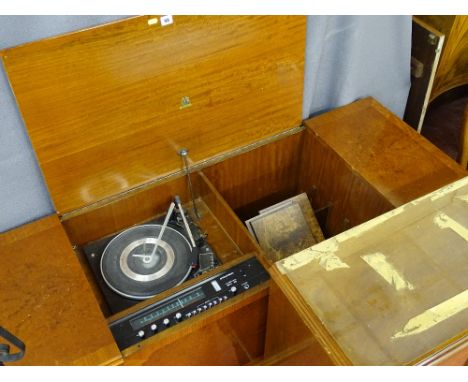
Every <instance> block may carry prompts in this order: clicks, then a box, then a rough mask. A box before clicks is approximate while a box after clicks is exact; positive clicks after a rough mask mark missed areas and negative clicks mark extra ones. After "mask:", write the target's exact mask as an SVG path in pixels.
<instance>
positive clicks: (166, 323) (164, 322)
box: [163, 318, 171, 326]
mask: <svg viewBox="0 0 468 382" xmlns="http://www.w3.org/2000/svg"><path fill="white" fill-rule="evenodd" d="M163 324H164V326H169V325H170V324H171V321H169V318H165V319H164V320H163Z"/></svg>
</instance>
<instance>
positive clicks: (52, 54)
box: [2, 16, 306, 214]
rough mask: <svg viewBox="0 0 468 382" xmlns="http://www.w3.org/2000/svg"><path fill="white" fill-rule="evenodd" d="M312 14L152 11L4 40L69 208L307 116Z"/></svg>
mask: <svg viewBox="0 0 468 382" xmlns="http://www.w3.org/2000/svg"><path fill="white" fill-rule="evenodd" d="M305 26H306V18H305V17H303V16H299V17H288V16H280V17H276V16H275V17H273V16H245V17H244V16H232V17H231V16H229V17H228V16H204V17H202V16H175V17H174V19H173V23H168V24H166V23H165V22H164V20H163V19H162V18H160V17H156V16H152V17H150V16H141V17H133V18H129V19H125V20H123V21H118V22H114V23H111V24H106V25H103V26H99V27H96V28H91V29H87V30H83V31H79V32H75V33H70V34H66V35H62V36H58V37H54V38H50V39H45V40H40V41H37V42H33V43H30V44H26V45H23V46H19V47H14V48H10V49H6V50H4V51H3V52H2V53H3V61H4V64H5V68H6V71H7V73H8V77H9V79H10V83H11V86H12V89H13V92H14V94H15V96H16V99H17V102H18V104H19V106H20V109H21V112H22V115H23V118H24V122H25V124H26V128H27V130H28V132H29V136H30V138H31V141H32V144H33V146H34V149H35V151H36V154H37V158H38V161H39V164H40V166H41V169H42V171H43V174H44V177H45V179H46V183H47V185H48V188H49V192H50V194H51V197H52V199H53V202H54V204H55V208H56V210H57V211H58V212H59V213H60V214H64V213H70V212H72V211H75V212H76V211H77V210H79V209H81V208H83V207H87V206H90V205H93V204H100V203H104V202H106V201H108V200H109V199H110V198H112V197H115V196H116V195H118V194H120V193H123V192H127V191H129V190H132V189H137V188H139V187H144V186H145V185H147V184H151V183H153V182H155V181H158V180H159V179H162V178H164V177H167V176H170V175H171V174H173V173H175V172H178V171H180V169H181V158H180V157H179V155H178V151H179V150H180V149H181V148H187V149H188V150H189V157H190V160H191V162H192V163H193V164H196V163H200V162H203V161H206V160H209V159H213V158H216V157H217V156H220V155H223V154H226V153H229V152H232V151H233V150H236V149H239V148H241V147H244V146H246V145H249V144H252V143H254V142H257V141H259V140H262V139H264V138H269V137H271V136H274V135H275V134H278V133H281V132H283V131H286V130H288V129H291V128H294V127H297V126H299V125H300V123H301V113H302V89H303V61H304V49H305Z"/></svg>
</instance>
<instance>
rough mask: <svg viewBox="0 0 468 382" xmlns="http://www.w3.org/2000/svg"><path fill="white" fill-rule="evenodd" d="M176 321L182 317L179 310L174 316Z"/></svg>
mask: <svg viewBox="0 0 468 382" xmlns="http://www.w3.org/2000/svg"><path fill="white" fill-rule="evenodd" d="M174 318H175V319H176V321H177V322H179V321H180V320H181V319H182V314H181V313H180V312H177V313H176V314H175V316H174Z"/></svg>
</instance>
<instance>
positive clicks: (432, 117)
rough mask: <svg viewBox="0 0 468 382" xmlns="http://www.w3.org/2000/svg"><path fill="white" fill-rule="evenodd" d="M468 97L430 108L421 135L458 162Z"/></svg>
mask: <svg viewBox="0 0 468 382" xmlns="http://www.w3.org/2000/svg"><path fill="white" fill-rule="evenodd" d="M467 103H468V96H463V97H461V98H457V99H456V100H452V101H446V102H444V103H441V104H439V105H434V106H431V105H430V106H429V109H428V111H427V114H426V118H425V119H424V123H423V127H422V130H421V134H422V135H423V136H425V137H426V138H427V139H429V140H430V141H431V142H432V143H433V144H434V145H436V146H437V147H438V148H439V149H441V150H442V151H444V152H445V153H446V154H447V155H449V156H450V157H452V158H453V159H454V160H457V155H458V150H459V142H460V130H461V125H462V119H463V110H464V108H465V105H466V104H467Z"/></svg>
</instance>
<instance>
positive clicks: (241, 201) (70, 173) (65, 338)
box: [0, 16, 466, 365]
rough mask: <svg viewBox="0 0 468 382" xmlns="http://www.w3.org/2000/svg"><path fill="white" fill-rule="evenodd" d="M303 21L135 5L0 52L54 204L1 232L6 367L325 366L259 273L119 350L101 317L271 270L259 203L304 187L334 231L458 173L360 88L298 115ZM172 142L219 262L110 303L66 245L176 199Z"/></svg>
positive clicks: (285, 302) (182, 186) (183, 187)
mask: <svg viewBox="0 0 468 382" xmlns="http://www.w3.org/2000/svg"><path fill="white" fill-rule="evenodd" d="M305 28H306V18H305V17H302V16H301V17H286V16H281V17H273V16H266V17H264V16H263V17H254V16H252V17H250V16H249V17H218V16H216V17H214V16H209V17H194V16H183V17H182V16H181V17H177V16H176V17H174V22H173V24H170V25H164V26H163V25H162V24H161V22H160V18H159V17H158V16H141V17H133V18H129V19H126V20H122V21H118V22H115V23H111V24H107V25H103V26H99V27H96V28H91V29H87V30H83V31H79V32H75V33H70V34H67V35H63V36H58V37H54V38H50V39H46V40H41V41H37V42H33V43H30V44H26V45H24V46H19V47H14V48H10V49H6V50H4V51H3V52H2V58H3V62H4V65H5V68H6V71H7V74H8V77H9V80H10V83H11V86H12V89H13V91H14V93H15V96H16V99H17V102H18V105H19V107H20V110H21V113H22V115H23V118H24V122H25V125H26V128H27V130H28V133H29V136H30V138H31V141H32V144H33V147H34V149H35V152H36V155H37V158H38V161H39V164H40V166H41V169H42V172H43V174H44V177H45V180H46V183H47V186H48V188H49V192H50V195H51V197H52V200H53V202H54V205H55V209H56V211H57V213H56V215H53V216H49V217H46V218H44V219H41V220H38V221H36V222H33V223H30V224H28V225H26V226H24V227H20V228H18V229H15V230H12V231H9V232H6V233H3V234H1V235H0V259H1V261H2V264H4V266H2V267H1V268H0V293H1V296H2V304H3V305H2V310H1V312H0V322H1V325H2V326H4V327H6V328H7V329H8V330H10V331H12V332H13V333H15V334H16V335H17V336H18V337H20V338H21V339H22V340H23V341H24V342H25V343H26V345H27V352H26V356H25V358H24V359H23V360H22V361H21V362H19V363H18V364H25V365H26V364H29V365H31V364H47V365H62V364H91V365H94V364H124V365H167V364H179V365H248V364H251V365H255V364H295V363H296V364H330V363H337V362H335V360H336V358H334V357H330V355H329V354H327V352H326V351H324V350H323V349H324V348H323V347H322V344H320V343H319V342H317V340H316V338H315V337H314V336H313V335H311V332H310V330H309V328H308V327H307V326H306V324H305V323H304V320H303V318H304V317H303V315H302V313H303V312H301V311H300V310H298V309H297V306H298V305H297V304H295V299H296V298H300V296H291V295H288V296H287V297H286V295H285V294H284V293H283V292H281V290H280V288H278V286H277V284H276V282H273V281H272V280H270V282H266V283H263V284H261V285H259V286H257V287H254V288H251V289H250V290H248V291H247V292H244V293H242V294H239V295H238V296H236V297H233V298H231V299H229V300H228V301H227V302H225V303H223V304H221V305H219V306H217V307H215V308H213V309H211V310H209V311H207V312H204V313H203V314H200V315H198V316H196V317H193V318H191V319H189V320H185V321H182V322H181V323H180V324H178V325H175V326H174V327H172V328H170V329H168V330H165V331H163V332H161V333H160V334H158V335H155V336H152V337H150V338H148V339H146V340H144V341H141V342H140V343H138V344H137V345H134V346H131V347H129V348H127V349H125V350H123V351H119V349H118V348H117V345H116V343H115V340H114V338H113V337H112V335H111V332H110V330H109V328H108V324H109V323H111V322H113V321H115V320H116V319H118V318H119V317H121V316H122V315H126V314H128V313H129V312H132V311H135V310H136V309H139V308H141V307H143V306H146V305H148V304H151V303H153V302H156V301H159V300H162V299H164V298H165V297H168V296H170V295H172V294H174V293H176V292H177V291H179V290H181V289H182V288H185V287H186V286H188V285H192V284H195V283H196V282H197V281H198V280H200V278H201V279H204V278H209V277H210V276H211V275H213V274H215V273H216V272H218V271H219V270H222V269H229V268H230V267H232V266H233V265H235V264H237V263H239V262H241V261H242V260H244V259H247V258H250V257H253V256H255V257H257V258H258V259H259V260H260V261H261V263H262V264H263V265H264V267H265V268H267V270H268V271H269V272H270V273H271V274H272V275H273V276H275V274H276V270H275V269H276V268H275V266H272V264H271V263H270V262H269V261H268V260H267V259H266V258H265V257H264V256H263V253H262V250H261V249H260V248H259V246H258V245H257V243H256V242H255V241H254V240H253V238H252V237H251V236H250V235H249V233H248V231H247V229H246V228H245V226H244V224H243V221H244V220H245V219H248V218H250V217H252V216H254V215H256V214H257V212H258V210H259V209H262V208H264V207H267V206H269V205H271V204H274V203H276V202H279V201H281V200H283V199H285V198H288V197H291V196H294V195H296V194H298V193H301V192H306V193H307V195H308V197H309V199H310V201H311V204H312V206H313V208H314V210H315V211H316V213H317V216H318V218H319V220H320V222H321V225H322V229H323V230H324V232H325V234H326V236H327V237H333V236H335V235H337V234H339V233H341V232H343V231H345V230H347V229H349V228H351V227H353V226H356V225H358V224H361V223H363V222H366V221H368V220H369V219H372V218H374V217H376V216H378V215H380V214H382V213H384V212H387V211H390V210H392V209H393V208H395V207H398V206H400V205H402V204H404V203H407V202H410V201H411V200H413V199H415V198H417V197H420V196H422V195H425V194H427V193H429V192H431V191H433V190H435V189H437V188H439V187H441V186H443V185H445V184H448V183H451V182H453V181H455V180H457V179H460V178H462V177H464V176H466V172H464V171H463V170H462V169H461V167H459V166H458V165H457V164H456V163H455V162H453V161H452V160H450V159H449V158H448V157H446V156H445V155H444V154H443V153H441V152H440V151H438V150H437V149H436V148H435V147H434V146H432V145H431V144H430V143H429V142H427V141H425V140H424V139H423V138H422V137H420V136H419V135H418V134H417V133H415V132H414V131H413V130H412V129H410V128H409V127H408V126H407V125H406V124H404V123H403V122H402V121H401V120H399V119H398V118H397V117H396V116H394V115H392V114H391V113H390V112H389V111H388V110H386V109H385V108H384V107H383V106H381V105H380V104H379V103H378V102H377V101H375V100H373V99H371V98H367V99H363V100H359V101H356V102H354V103H352V104H350V105H347V106H345V107H342V108H339V109H336V110H333V111H331V112H329V113H326V114H323V115H321V116H318V117H315V118H312V119H310V120H307V121H305V122H304V123H302V121H301V107H302V89H303V71H304V48H305ZM182 148H186V149H188V150H189V170H190V173H191V179H192V183H193V189H194V193H195V195H196V204H197V207H198V209H199V211H200V215H201V218H200V219H199V220H198V223H199V225H200V226H201V227H202V229H203V230H204V231H205V232H206V233H207V234H208V240H209V242H210V244H211V245H212V246H213V247H214V249H215V250H216V252H217V254H218V255H219V258H220V260H221V263H222V264H221V266H220V267H219V268H215V269H214V270H212V271H210V272H208V273H207V274H204V275H202V276H200V278H198V279H192V280H189V281H187V282H185V283H183V284H181V285H179V286H176V287H174V288H171V289H169V290H167V291H165V292H163V293H161V294H159V295H157V296H156V297H153V298H150V299H149V300H146V301H143V302H140V303H139V304H137V305H136V306H134V307H132V308H129V309H128V310H126V311H123V312H121V313H117V314H116V315H112V314H111V313H110V311H109V309H108V307H107V306H106V302H105V300H104V298H103V296H102V294H101V292H100V290H99V288H98V287H97V284H96V281H95V279H94V277H93V275H92V272H91V271H90V269H89V266H88V264H87V262H86V259H85V257H84V253H83V250H82V248H83V246H84V245H85V244H87V243H89V242H92V241H94V240H96V239H99V238H102V237H106V236H108V235H110V234H112V233H116V232H119V231H121V230H123V229H125V228H128V227H131V226H134V225H136V224H141V223H144V222H146V221H149V220H151V219H153V218H154V217H156V216H160V215H163V214H164V213H165V211H166V209H167V207H168V205H169V203H170V201H171V199H172V198H173V197H174V195H180V197H181V199H182V200H183V202H184V203H185V205H186V208H187V209H189V210H191V208H192V204H191V202H190V193H189V190H188V184H187V178H186V174H185V170H184V168H183V165H182V160H181V157H180V155H179V152H180V150H181V149H182ZM12 253H15V254H16V255H15V256H12V255H11V254H12ZM26 275H27V276H26ZM280 307H281V308H280ZM285 307H286V308H285ZM279 309H281V312H280V315H278V314H276V313H275V310H276V311H277V312H278V310H279ZM281 314H282V315H283V316H281ZM272 320H273V321H272ZM274 320H277V322H276V323H275V322H274ZM281 322H285V323H287V324H288V325H283V328H284V330H277V329H275V325H277V324H278V323H281ZM291 323H293V325H292V326H291V325H289V324H291ZM276 327H277V326H276ZM291 328H295V329H291ZM301 328H302V329H301ZM301 330H303V332H302V333H301ZM304 333H306V334H307V335H305V336H304ZM304 338H305V339H306V343H305V342H304V341H299V340H300V339H304ZM310 347H312V348H314V349H316V350H317V351H314V352H312V353H311V352H310V351H308V350H307V349H310ZM303 350H304V351H303ZM311 354H312V356H311ZM338 363H339V362H338Z"/></svg>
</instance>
